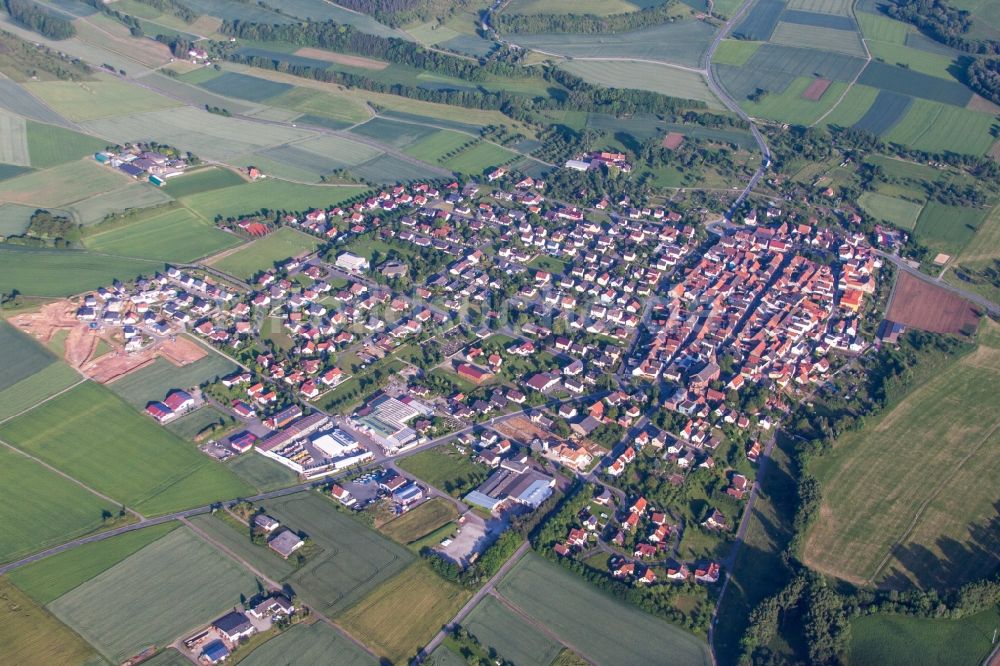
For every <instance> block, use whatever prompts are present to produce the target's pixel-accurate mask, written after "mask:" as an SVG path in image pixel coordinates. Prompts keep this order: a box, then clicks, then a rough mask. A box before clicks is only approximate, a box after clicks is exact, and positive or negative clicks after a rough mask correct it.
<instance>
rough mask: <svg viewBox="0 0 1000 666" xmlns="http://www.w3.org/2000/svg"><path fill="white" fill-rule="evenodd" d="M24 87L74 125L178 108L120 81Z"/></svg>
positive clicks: (162, 98) (68, 82)
mask: <svg viewBox="0 0 1000 666" xmlns="http://www.w3.org/2000/svg"><path fill="white" fill-rule="evenodd" d="M24 87H25V88H26V89H27V90H28V91H29V92H31V93H32V94H33V95H37V96H38V97H39V98H40V99H41V100H42V101H43V102H45V103H46V104H48V105H49V106H51V107H52V108H53V109H55V111H56V113H58V114H60V115H61V116H63V117H65V118H68V119H69V120H72V121H74V122H82V121H86V120H95V119H97V118H107V117H109V116H118V115H124V114H127V113H142V112H144V111H156V110H159V109H167V108H170V107H172V106H178V102H175V101H173V100H172V99H169V98H167V97H163V96H161V95H157V94H156V93H153V92H149V91H148V90H145V89H144V88H140V87H139V86H135V85H129V84H128V83H125V82H123V81H117V80H100V81H45V82H43V83H26V84H24Z"/></svg>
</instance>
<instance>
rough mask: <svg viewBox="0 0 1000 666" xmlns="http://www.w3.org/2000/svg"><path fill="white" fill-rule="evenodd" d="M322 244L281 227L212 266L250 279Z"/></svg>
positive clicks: (293, 230)
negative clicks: (276, 264)
mask: <svg viewBox="0 0 1000 666" xmlns="http://www.w3.org/2000/svg"><path fill="white" fill-rule="evenodd" d="M318 245H319V240H317V239H316V238H313V237H312V236H308V235H306V234H304V233H302V232H301V231H296V230H295V229H291V228H289V227H281V228H280V229H278V230H277V231H275V232H274V233H272V234H270V235H268V236H266V237H264V238H261V239H259V240H255V241H253V242H252V243H250V244H249V245H247V246H246V247H243V248H240V249H239V250H237V251H236V252H233V253H232V254H228V255H226V256H225V257H223V258H221V259H219V260H218V261H213V262H211V263H212V266H214V267H215V268H217V269H219V270H220V271H223V272H224V273H229V274H230V275H235V276H236V277H238V278H243V279H249V278H251V277H253V276H254V275H256V274H257V273H260V272H263V271H266V270H270V269H272V268H274V264H275V263H277V262H281V261H284V260H285V259H288V258H289V257H294V256H296V255H299V254H302V253H304V252H311V251H312V250H315V249H316V247H317V246H318Z"/></svg>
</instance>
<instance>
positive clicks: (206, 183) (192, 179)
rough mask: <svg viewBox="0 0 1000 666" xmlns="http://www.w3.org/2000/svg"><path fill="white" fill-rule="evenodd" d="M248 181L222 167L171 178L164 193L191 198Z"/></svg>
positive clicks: (199, 170) (165, 186)
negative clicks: (194, 195) (193, 195)
mask: <svg viewBox="0 0 1000 666" xmlns="http://www.w3.org/2000/svg"><path fill="white" fill-rule="evenodd" d="M245 182H246V181H245V180H243V178H241V177H240V176H239V174H237V173H235V172H233V171H230V170H229V169H223V168H222V167H208V168H207V169H198V170H197V171H193V172H191V173H186V174H184V175H183V176H178V177H176V178H171V179H169V180H168V181H167V184H166V185H164V186H163V191H164V192H166V193H167V194H169V195H170V196H172V197H175V198H177V199H179V198H181V197H189V196H191V195H192V194H199V193H201V192H210V191H211V190H219V189H222V188H223V187H232V186H233V185H242V184H243V183H245Z"/></svg>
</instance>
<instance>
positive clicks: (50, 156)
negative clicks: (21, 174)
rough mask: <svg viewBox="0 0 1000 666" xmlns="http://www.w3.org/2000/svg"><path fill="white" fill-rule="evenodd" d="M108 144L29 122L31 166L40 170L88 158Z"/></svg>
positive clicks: (53, 126) (55, 127)
mask: <svg viewBox="0 0 1000 666" xmlns="http://www.w3.org/2000/svg"><path fill="white" fill-rule="evenodd" d="M107 143H108V142H107V141H102V140H101V139H97V138H94V137H92V136H87V135H86V134H80V133H79V132H74V131H73V130H68V129H65V128H63V127H59V126H57V125H45V124H43V123H36V122H35V121H33V120H29V121H28V152H29V153H30V154H31V165H32V166H34V167H37V168H39V169H46V168H48V167H53V166H56V165H58V164H64V163H66V162H73V161H75V160H78V159H80V158H82V157H87V156H88V155H92V154H93V153H96V152H98V151H99V150H103V149H104V148H106V147H107Z"/></svg>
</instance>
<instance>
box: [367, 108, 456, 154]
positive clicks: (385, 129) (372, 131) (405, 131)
mask: <svg viewBox="0 0 1000 666" xmlns="http://www.w3.org/2000/svg"><path fill="white" fill-rule="evenodd" d="M437 132H438V130H437V129H436V128H434V127H428V126H427V125H420V124H417V123H407V122H400V121H398V120H391V119H389V118H382V117H380V116H375V117H374V118H372V119H371V120H369V121H368V122H366V123H364V124H363V125H358V126H357V127H353V128H351V134H359V135H361V136H366V137H368V138H371V139H375V140H376V141H378V142H379V143H382V144H385V145H387V146H395V147H396V148H405V147H406V146H409V145H411V144H413V143H416V142H418V141H420V140H421V139H423V138H424V137H426V136H429V135H431V134H435V133H437ZM468 138H471V137H468Z"/></svg>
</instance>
